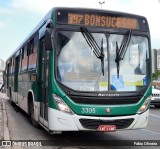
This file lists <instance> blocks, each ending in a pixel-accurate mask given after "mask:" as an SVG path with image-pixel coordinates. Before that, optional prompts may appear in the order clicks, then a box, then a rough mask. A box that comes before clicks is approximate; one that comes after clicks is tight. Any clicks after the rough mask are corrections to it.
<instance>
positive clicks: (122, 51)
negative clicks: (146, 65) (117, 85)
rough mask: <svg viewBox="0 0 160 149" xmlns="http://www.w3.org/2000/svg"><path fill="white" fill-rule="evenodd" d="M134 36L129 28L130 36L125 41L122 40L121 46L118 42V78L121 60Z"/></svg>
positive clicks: (116, 60)
mask: <svg viewBox="0 0 160 149" xmlns="http://www.w3.org/2000/svg"><path fill="white" fill-rule="evenodd" d="M131 37H132V31H131V30H129V33H128V36H127V38H126V40H125V41H124V42H122V44H121V46H120V48H119V47H118V43H117V42H116V59H115V62H116V63H117V78H119V70H120V63H119V62H120V61H121V60H123V58H124V56H125V53H126V51H127V48H128V45H129V42H130V40H131Z"/></svg>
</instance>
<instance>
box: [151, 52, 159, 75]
mask: <svg viewBox="0 0 160 149" xmlns="http://www.w3.org/2000/svg"><path fill="white" fill-rule="evenodd" d="M157 70H159V71H160V49H153V50H152V73H155V72H156V71H157Z"/></svg>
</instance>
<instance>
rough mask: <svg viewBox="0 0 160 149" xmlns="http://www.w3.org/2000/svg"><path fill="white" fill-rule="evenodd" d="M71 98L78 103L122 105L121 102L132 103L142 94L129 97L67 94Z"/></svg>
mask: <svg viewBox="0 0 160 149" xmlns="http://www.w3.org/2000/svg"><path fill="white" fill-rule="evenodd" d="M69 97H70V98H71V100H73V101H74V102H75V103H79V104H96V105H122V104H134V103H137V102H138V101H139V100H140V99H141V98H142V96H136V97H134V96H131V97H113V98H105V97H80V96H71V95H70V96H69Z"/></svg>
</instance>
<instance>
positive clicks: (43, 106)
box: [40, 40, 49, 127]
mask: <svg viewBox="0 0 160 149" xmlns="http://www.w3.org/2000/svg"><path fill="white" fill-rule="evenodd" d="M40 46H41V51H40V52H41V66H40V67H41V69H40V71H41V74H40V76H41V87H40V94H41V95H40V98H41V100H40V122H41V123H42V124H43V125H45V126H46V127H48V64H49V63H48V61H49V51H47V50H45V46H44V40H41V42H40Z"/></svg>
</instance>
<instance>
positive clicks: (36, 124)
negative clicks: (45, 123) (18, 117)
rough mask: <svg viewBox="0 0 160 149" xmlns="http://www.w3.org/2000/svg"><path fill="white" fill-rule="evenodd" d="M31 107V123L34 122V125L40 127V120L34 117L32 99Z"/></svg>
mask: <svg viewBox="0 0 160 149" xmlns="http://www.w3.org/2000/svg"><path fill="white" fill-rule="evenodd" d="M29 108H30V121H31V124H32V125H33V126H34V127H36V128H39V124H38V122H37V121H36V120H35V117H34V106H33V101H30V103H29Z"/></svg>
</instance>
